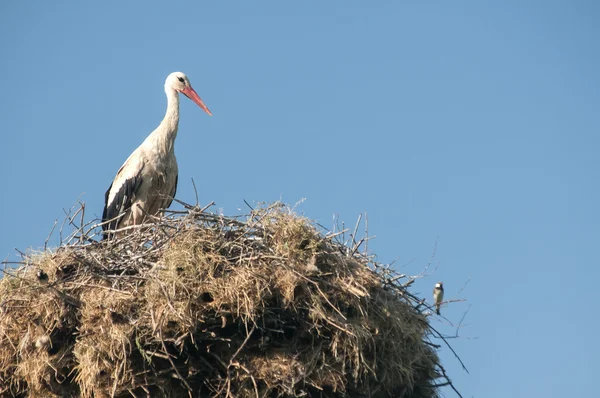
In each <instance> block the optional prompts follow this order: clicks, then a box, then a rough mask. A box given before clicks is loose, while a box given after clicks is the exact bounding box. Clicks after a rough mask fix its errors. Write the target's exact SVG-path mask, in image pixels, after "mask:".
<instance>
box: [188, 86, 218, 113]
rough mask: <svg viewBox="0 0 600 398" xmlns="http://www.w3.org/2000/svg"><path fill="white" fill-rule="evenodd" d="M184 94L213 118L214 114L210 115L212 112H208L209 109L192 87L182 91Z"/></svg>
mask: <svg viewBox="0 0 600 398" xmlns="http://www.w3.org/2000/svg"><path fill="white" fill-rule="evenodd" d="M181 92H182V93H183V94H185V96H186V97H188V98H189V99H191V100H192V101H194V102H195V103H196V104H198V106H199V107H200V108H202V109H204V112H206V113H208V114H209V115H210V116H212V113H210V111H209V110H208V108H207V107H206V105H204V102H202V100H201V99H200V97H199V96H198V94H197V93H196V92H195V91H194V89H193V88H191V87H186V88H185V89H183V90H182V91H181Z"/></svg>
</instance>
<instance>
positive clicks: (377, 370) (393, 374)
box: [0, 205, 449, 397]
mask: <svg viewBox="0 0 600 398" xmlns="http://www.w3.org/2000/svg"><path fill="white" fill-rule="evenodd" d="M83 235H85V236H80V237H79V238H80V239H79V241H77V242H73V241H72V242H71V243H70V244H67V245H63V246H61V247H60V248H58V249H57V250H56V251H53V252H50V251H48V252H46V253H44V254H40V255H37V256H33V257H31V258H29V259H27V260H26V264H23V266H22V267H21V268H19V269H18V270H13V272H11V273H10V275H8V276H6V277H5V278H3V279H2V280H0V311H1V316H0V396H15V397H25V396H31V397H42V396H43V397H48V396H56V397H71V396H72V397H75V396H77V397H79V396H81V397H105V396H106V397H109V396H110V397H129V396H133V397H142V396H152V397H156V396H158V397H160V396H163V397H180V396H190V397H209V396H214V397H279V396H287V397H297V396H313V397H318V396H322V397H342V396H350V397H435V396H437V392H436V391H437V387H436V386H437V385H436V381H438V382H439V381H440V380H439V379H440V378H441V377H442V373H441V371H440V369H442V370H443V368H441V367H440V366H439V361H438V358H437V355H436V352H435V346H434V345H432V344H430V343H429V342H428V340H429V338H430V336H431V329H430V326H429V324H428V321H427V318H426V315H424V314H423V313H422V312H421V310H420V309H419V308H420V306H421V305H422V303H421V302H420V300H419V299H418V298H416V297H414V296H413V295H412V294H410V293H409V292H408V291H407V290H406V287H404V286H403V285H401V284H399V283H398V282H397V278H396V279H394V277H395V276H394V275H393V274H391V273H390V271H389V270H388V269H383V268H380V266H379V265H378V264H375V263H373V262H372V259H371V258H370V257H368V256H367V255H366V254H362V253H357V252H356V250H352V249H351V248H348V247H347V246H345V245H343V244H342V243H341V242H339V241H338V240H337V239H336V238H334V237H331V236H327V235H323V234H321V233H319V232H318V230H317V229H316V228H315V226H314V225H313V224H312V223H311V222H310V221H309V220H306V219H304V218H302V217H299V216H297V215H295V214H293V213H292V212H291V211H289V209H287V208H285V207H282V206H281V205H273V206H270V207H266V208H261V209H258V210H253V211H252V212H251V214H250V215H249V216H247V217H245V218H239V217H231V218H228V217H223V216H219V215H216V214H211V213H206V212H203V211H201V210H200V209H198V208H196V207H191V206H190V207H188V210H187V211H185V212H184V214H179V215H176V216H174V215H171V216H169V217H163V218H160V219H159V220H157V221H156V223H154V224H153V225H152V228H145V229H140V230H137V231H133V232H132V233H130V234H128V235H127V236H125V237H124V238H122V239H118V240H111V241H103V242H100V243H98V242H92V243H82V242H86V241H89V236H87V235H86V234H83ZM39 270H43V271H44V272H45V273H46V274H47V275H48V281H47V282H44V281H41V280H40V279H39V278H38V276H37V273H38V271H39ZM419 303H421V304H419ZM442 381H443V377H442ZM447 382H449V380H447Z"/></svg>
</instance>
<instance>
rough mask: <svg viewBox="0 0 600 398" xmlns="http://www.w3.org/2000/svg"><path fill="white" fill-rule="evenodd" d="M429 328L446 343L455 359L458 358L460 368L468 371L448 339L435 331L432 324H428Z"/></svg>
mask: <svg viewBox="0 0 600 398" xmlns="http://www.w3.org/2000/svg"><path fill="white" fill-rule="evenodd" d="M429 328H430V329H431V330H433V331H434V332H435V334H436V335H437V336H438V337H439V338H441V339H442V341H443V342H444V344H446V346H447V347H448V348H449V349H450V351H452V353H453V354H454V356H455V357H456V359H458V362H460V365H461V366H462V368H463V369H464V370H465V372H467V373H469V370H468V369H467V367H466V366H465V364H464V363H463V361H462V359H460V357H459V356H458V354H457V353H456V351H454V349H453V348H452V346H451V345H450V343H448V341H447V340H446V338H445V337H444V336H443V335H442V334H441V333H440V332H438V331H437V329H436V328H434V327H433V326H431V325H429Z"/></svg>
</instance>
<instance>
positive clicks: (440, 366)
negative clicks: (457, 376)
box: [434, 363, 468, 398]
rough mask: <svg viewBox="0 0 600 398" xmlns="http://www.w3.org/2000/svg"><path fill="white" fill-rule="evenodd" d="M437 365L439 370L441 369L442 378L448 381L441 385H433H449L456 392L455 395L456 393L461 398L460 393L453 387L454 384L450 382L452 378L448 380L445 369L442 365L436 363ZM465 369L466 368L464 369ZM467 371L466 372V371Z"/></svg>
mask: <svg viewBox="0 0 600 398" xmlns="http://www.w3.org/2000/svg"><path fill="white" fill-rule="evenodd" d="M437 366H438V367H439V368H440V370H441V371H442V374H443V375H444V378H445V379H446V380H447V381H448V383H447V384H442V385H439V386H438V385H434V387H441V386H443V385H449V386H450V387H451V388H452V389H453V390H454V392H455V393H456V395H458V396H459V397H460V398H463V396H462V395H460V393H459V392H458V390H457V389H456V388H455V387H454V384H452V380H450V378H449V377H448V375H447V374H446V369H444V367H443V366H442V365H441V364H439V363H438V364H437ZM465 370H466V369H465ZM467 373H468V372H467Z"/></svg>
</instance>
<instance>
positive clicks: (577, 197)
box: [0, 0, 600, 398]
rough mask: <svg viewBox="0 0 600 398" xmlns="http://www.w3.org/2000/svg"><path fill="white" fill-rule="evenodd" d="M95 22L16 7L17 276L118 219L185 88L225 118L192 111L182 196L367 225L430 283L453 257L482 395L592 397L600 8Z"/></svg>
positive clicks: (35, 6) (463, 387)
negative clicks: (125, 173) (74, 228)
mask: <svg viewBox="0 0 600 398" xmlns="http://www.w3.org/2000/svg"><path fill="white" fill-rule="evenodd" d="M84 3H88V5H84ZM95 3H96V5H90V2H76V1H69V2H65V1H20V2H19V1H3V2H2V3H1V4H0V54H1V62H0V76H2V84H1V87H2V95H1V97H0V98H1V99H0V121H1V130H2V133H1V134H0V143H1V145H0V148H1V149H2V156H1V157H0V162H1V163H0V173H1V180H0V181H1V183H2V184H1V189H2V195H1V198H2V205H1V207H0V212H1V213H0V216H1V219H2V228H1V229H0V256H2V257H3V258H5V257H7V256H9V255H10V256H13V253H14V250H13V248H14V247H17V248H19V249H22V250H24V249H27V248H28V247H30V246H31V247H34V248H37V247H40V246H42V245H43V242H44V239H45V238H46V236H47V234H48V232H49V231H50V228H51V227H52V224H53V222H54V220H55V219H59V220H62V219H63V213H62V209H63V208H69V207H71V206H72V205H73V204H74V203H75V202H76V201H77V199H78V198H79V197H80V195H81V198H82V200H84V201H85V202H86V203H87V211H88V215H87V217H88V219H91V218H93V216H94V214H95V215H96V216H98V215H100V214H101V212H102V206H103V199H104V192H105V190H106V189H107V187H108V185H109V184H110V182H111V180H112V178H113V176H114V174H115V173H116V171H117V169H118V168H119V167H120V166H121V164H122V163H123V161H124V160H125V159H126V158H127V156H128V155H129V153H130V152H131V151H132V150H133V149H135V148H136V147H137V145H139V144H140V143H141V141H142V140H143V139H144V138H145V137H146V135H147V134H148V133H150V132H151V131H152V130H153V129H154V127H156V125H157V124H158V123H159V121H160V120H161V118H162V116H163V114H164V110H165V104H166V100H165V96H164V92H163V83H164V79H165V77H166V76H167V74H168V73H170V72H173V71H176V70H181V71H183V72H185V73H187V74H188V76H189V77H190V79H191V82H192V84H193V86H194V87H195V89H196V91H197V92H198V93H199V94H200V96H201V97H202V98H203V100H204V101H205V103H206V104H207V105H208V107H209V108H210V109H211V111H212V112H213V114H214V116H213V117H212V118H210V117H208V116H207V115H206V114H205V113H204V112H202V111H201V110H200V109H199V108H198V107H196V106H195V105H194V104H193V103H192V102H191V101H188V100H183V101H182V109H181V123H180V129H179V137H178V139H177V143H176V153H177V156H178V160H179V165H180V166H179V167H180V179H179V187H180V188H179V192H178V194H177V197H178V198H180V199H182V200H186V201H190V202H193V201H194V194H193V188H192V184H191V182H190V180H191V178H194V179H195V181H196V184H197V185H198V188H199V194H200V200H201V202H202V203H207V202H209V201H211V200H214V201H215V202H216V203H217V208H222V209H223V210H224V212H225V213H227V214H235V213H238V210H237V209H238V208H244V204H243V199H246V200H247V201H249V202H257V201H274V200H277V199H280V198H282V199H283V200H285V201H287V202H290V203H295V202H296V201H298V200H300V199H301V198H307V200H306V202H305V203H304V204H303V205H301V207H300V210H301V211H303V212H304V213H305V214H306V215H307V216H308V217H311V218H313V219H316V220H318V221H319V222H320V223H322V224H324V225H331V219H332V215H333V214H339V215H340V218H341V219H343V220H346V221H347V222H348V223H349V224H353V223H354V221H355V220H356V217H357V215H358V214H359V213H361V212H367V213H368V215H369V229H370V232H371V234H372V235H376V236H377V238H376V239H375V240H374V241H373V242H372V243H371V246H370V247H371V248H372V249H373V250H374V251H375V252H376V253H377V254H378V258H379V260H380V261H384V262H389V261H392V260H394V259H396V258H398V264H408V265H405V266H404V267H403V268H402V270H403V271H404V272H408V273H412V274H415V273H418V272H420V271H421V270H422V269H423V267H424V266H425V264H426V263H427V262H428V261H429V258H430V255H431V252H432V250H433V247H434V244H435V242H436V240H437V241H438V248H437V254H436V257H435V260H434V265H435V266H437V270H436V271H435V273H434V274H433V275H431V276H430V277H428V278H425V279H423V280H420V281H419V282H418V283H416V284H415V291H417V292H421V293H422V294H424V295H425V296H426V297H430V294H431V289H432V288H433V285H434V283H435V282H436V281H437V280H442V281H444V282H445V287H446V292H447V293H446V294H447V296H450V297H451V296H453V295H455V294H456V293H457V292H458V290H459V289H460V288H461V287H462V286H463V285H464V283H465V282H466V281H467V280H469V279H470V282H469V284H468V285H467V288H466V289H465V290H464V292H463V293H462V297H463V298H466V299H468V300H469V303H470V305H472V307H471V310H470V312H469V314H468V316H467V319H466V322H467V323H468V324H469V326H468V327H466V328H465V329H463V330H462V331H461V335H462V336H464V338H461V339H457V340H454V341H453V343H454V346H455V348H456V350H457V351H458V352H459V354H460V355H461V357H462V359H463V360H464V361H465V363H466V365H467V367H468V368H469V370H470V371H471V373H470V374H469V375H467V374H466V373H464V372H463V371H462V370H461V369H460V366H459V365H458V363H457V362H456V361H455V360H454V359H453V357H452V355H451V354H450V353H448V351H447V350H444V351H443V352H442V358H443V360H444V364H445V365H446V368H447V369H448V371H449V372H450V375H451V377H452V378H453V380H454V382H455V383H456V385H457V387H458V388H459V389H460V391H461V392H462V393H463V395H464V396H465V397H471V396H474V397H482V398H483V397H485V398H494V397H499V398H500V397H501V398H505V397H565V396H571V397H581V396H594V395H596V394H597V391H598V388H597V385H596V382H595V376H596V373H597V371H598V369H599V367H598V358H599V357H600V348H599V345H598V339H597V335H598V330H599V329H600V320H599V319H598V318H599V317H598V313H599V311H598V306H597V304H598V293H597V289H598V280H600V271H599V268H600V261H599V260H600V256H599V248H598V246H596V245H598V243H599V240H600V239H599V238H600V232H599V225H600V216H599V212H598V205H599V203H600V184H599V180H600V161H599V151H600V139H599V137H598V136H599V132H600V74H599V71H600V52H599V50H600V48H599V47H600V44H599V43H600V34H599V28H598V21H599V20H600V2H595V1H552V0H545V1H521V0H513V1H509V0H505V1H498V2H495V4H492V2H481V1H470V2H466V1H380V2H366V1H344V2H342V1H337V2H336V1H327V2H325V1H302V2H284V1H260V2H256V1H254V2H250V1H245V2H241V1H240V2H231V1H228V2H225V1H221V2H216V1H212V2H201V1H189V2H177V1H173V2H169V3H167V2H155V1H144V2H141V1H127V2H125V1H119V2H117V1H102V2H95ZM484 3H485V4H484ZM466 308H467V305H461V304H457V305H454V306H451V307H449V308H444V314H445V315H446V316H447V317H448V318H449V319H450V320H452V321H454V322H458V320H459V319H460V317H461V315H462V313H463V312H464V311H465V309H466ZM434 322H435V324H436V326H437V327H439V328H441V329H442V330H444V331H445V332H447V333H453V329H452V328H451V327H449V326H447V325H445V324H443V323H439V321H437V320H436V321H434ZM444 393H445V394H446V396H452V393H451V391H449V390H444Z"/></svg>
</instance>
